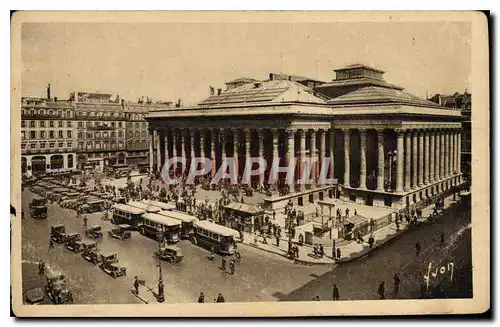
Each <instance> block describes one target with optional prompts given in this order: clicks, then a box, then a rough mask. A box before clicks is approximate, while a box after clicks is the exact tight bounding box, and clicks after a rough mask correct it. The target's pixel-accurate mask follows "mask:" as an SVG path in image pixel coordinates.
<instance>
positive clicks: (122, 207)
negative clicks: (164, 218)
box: [113, 203, 146, 215]
mask: <svg viewBox="0 0 500 327" xmlns="http://www.w3.org/2000/svg"><path fill="white" fill-rule="evenodd" d="M113 208H115V209H118V210H121V211H125V212H130V213H132V214H134V215H142V214H143V213H145V212H146V211H145V210H142V209H139V208H137V207H132V206H129V205H127V204H122V203H117V204H115V205H113Z"/></svg>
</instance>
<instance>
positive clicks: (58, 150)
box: [21, 147, 76, 155]
mask: <svg viewBox="0 0 500 327" xmlns="http://www.w3.org/2000/svg"><path fill="white" fill-rule="evenodd" d="M75 151H76V148H50V147H48V148H44V149H40V148H38V149H29V148H26V149H21V154H24V155H31V154H54V153H68V152H75Z"/></svg>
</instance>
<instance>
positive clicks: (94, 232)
mask: <svg viewBox="0 0 500 327" xmlns="http://www.w3.org/2000/svg"><path fill="white" fill-rule="evenodd" d="M85 236H87V237H88V238H92V239H94V240H100V239H101V238H102V227H101V226H99V225H92V226H90V227H89V228H87V230H86V231H85Z"/></svg>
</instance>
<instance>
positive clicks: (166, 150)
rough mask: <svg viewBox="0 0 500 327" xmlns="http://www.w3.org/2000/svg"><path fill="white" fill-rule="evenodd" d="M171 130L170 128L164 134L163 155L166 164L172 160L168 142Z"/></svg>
mask: <svg viewBox="0 0 500 327" xmlns="http://www.w3.org/2000/svg"><path fill="white" fill-rule="evenodd" d="M168 132H169V130H168V128H166V129H165V132H164V134H163V140H164V141H163V146H164V150H163V155H164V159H163V160H164V162H165V163H166V162H167V161H168V159H170V142H169V141H168V134H169V133H168Z"/></svg>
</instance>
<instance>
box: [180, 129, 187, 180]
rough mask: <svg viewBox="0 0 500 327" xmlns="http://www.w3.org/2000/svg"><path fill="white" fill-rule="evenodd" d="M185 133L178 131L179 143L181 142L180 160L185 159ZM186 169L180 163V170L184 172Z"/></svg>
mask: <svg viewBox="0 0 500 327" xmlns="http://www.w3.org/2000/svg"><path fill="white" fill-rule="evenodd" d="M185 133H186V131H185V130H182V129H181V130H179V136H180V141H181V158H185V159H187V158H186V134H185ZM185 169H186V167H185V166H184V165H183V164H182V163H181V170H182V172H184V170H185Z"/></svg>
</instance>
